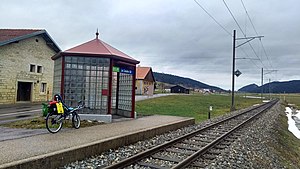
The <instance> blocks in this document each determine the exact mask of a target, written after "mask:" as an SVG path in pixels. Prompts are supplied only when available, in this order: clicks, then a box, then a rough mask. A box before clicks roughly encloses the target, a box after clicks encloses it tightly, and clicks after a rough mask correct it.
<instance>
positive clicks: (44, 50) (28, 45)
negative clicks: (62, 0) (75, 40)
mask: <svg viewBox="0 0 300 169" xmlns="http://www.w3.org/2000/svg"><path fill="white" fill-rule="evenodd" d="M59 51H60V48H59V47H58V45H57V44H56V43H55V42H54V41H53V39H52V38H51V37H50V35H49V34H48V33H47V32H46V30H41V29H36V30H33V29H0V104H14V103H18V102H42V101H47V100H49V99H51V96H52V88H53V85H52V84H53V68H54V63H53V61H52V60H51V56H53V55H55V54H57V53H58V52H59Z"/></svg>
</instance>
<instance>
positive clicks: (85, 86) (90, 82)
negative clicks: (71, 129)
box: [63, 56, 110, 114]
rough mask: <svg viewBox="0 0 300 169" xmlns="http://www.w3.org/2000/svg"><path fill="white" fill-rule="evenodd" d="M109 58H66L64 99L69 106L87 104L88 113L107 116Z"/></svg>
mask: <svg viewBox="0 0 300 169" xmlns="http://www.w3.org/2000/svg"><path fill="white" fill-rule="evenodd" d="M109 64H110V61H109V59H108V58H96V57H80V56H65V66H64V89H63V90H64V91H63V93H64V99H65V102H66V104H67V105H70V106H76V105H77V102H78V101H79V100H82V101H84V102H85V106H86V107H87V109H86V110H85V111H87V113H97V114H102V113H103V114H106V113H107V111H108V110H107V109H108V105H107V104H108V89H109V85H108V84H109V66H110V65H109Z"/></svg>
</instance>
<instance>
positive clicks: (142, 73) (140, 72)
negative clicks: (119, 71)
mask: <svg viewBox="0 0 300 169" xmlns="http://www.w3.org/2000/svg"><path fill="white" fill-rule="evenodd" d="M149 73H150V76H152V79H153V81H155V79H154V76H153V73H152V69H151V67H140V66H138V67H136V79H138V80H143V79H146V77H147V75H148V74H149Z"/></svg>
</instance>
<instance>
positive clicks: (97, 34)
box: [96, 28, 99, 39]
mask: <svg viewBox="0 0 300 169" xmlns="http://www.w3.org/2000/svg"><path fill="white" fill-rule="evenodd" d="M98 36H99V32H98V28H97V32H96V39H99V38H98Z"/></svg>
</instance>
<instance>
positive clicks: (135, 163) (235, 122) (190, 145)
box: [105, 100, 278, 169]
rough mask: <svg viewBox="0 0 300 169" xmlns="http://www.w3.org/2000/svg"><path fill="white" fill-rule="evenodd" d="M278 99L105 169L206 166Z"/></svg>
mask: <svg viewBox="0 0 300 169" xmlns="http://www.w3.org/2000/svg"><path fill="white" fill-rule="evenodd" d="M277 102H278V100H273V101H270V102H268V103H265V104H262V105H260V106H257V107H254V108H252V109H249V110H247V111H244V112H241V113H239V114H237V115H235V116H232V117H228V118H226V119H224V120H222V121H219V122H216V123H214V124H211V125H208V126H206V127H203V128H201V129H198V130H196V131H194V132H192V133H189V134H186V135H183V136H181V137H179V138H176V139H173V140H170V141H168V142H166V143H164V144H161V145H159V146H156V147H153V148H151V149H149V150H147V151H144V152H141V153H138V154H136V155H134V156H131V157H130V158H127V159H125V160H122V161H120V162H118V163H115V164H113V165H110V166H107V167H105V169H116V168H147V169H148V168H153V169H169V168H172V169H179V168H205V166H207V165H208V164H209V163H210V162H211V161H213V160H214V158H215V157H216V156H217V155H218V154H220V153H221V152H222V150H223V149H225V148H227V147H228V146H229V145H230V144H231V143H232V142H234V141H235V140H236V139H237V138H238V137H239V136H241V135H242V133H239V130H238V129H240V128H241V127H243V126H244V125H245V124H247V123H248V122H250V121H251V120H253V119H254V118H255V117H257V116H258V115H259V114H261V113H263V112H265V111H267V110H268V109H270V108H271V107H272V106H273V105H274V104H276V103H277Z"/></svg>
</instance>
